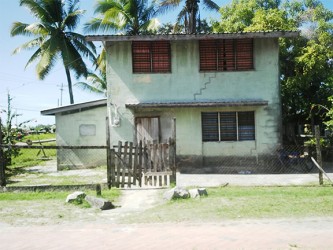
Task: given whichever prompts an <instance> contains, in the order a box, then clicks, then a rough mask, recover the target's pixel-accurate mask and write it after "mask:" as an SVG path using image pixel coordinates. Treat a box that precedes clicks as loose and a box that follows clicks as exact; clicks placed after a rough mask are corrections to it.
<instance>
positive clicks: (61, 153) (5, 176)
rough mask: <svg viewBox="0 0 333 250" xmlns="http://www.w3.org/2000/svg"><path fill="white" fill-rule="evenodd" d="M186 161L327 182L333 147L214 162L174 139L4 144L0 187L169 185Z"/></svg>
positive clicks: (290, 148)
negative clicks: (179, 151)
mask: <svg viewBox="0 0 333 250" xmlns="http://www.w3.org/2000/svg"><path fill="white" fill-rule="evenodd" d="M317 141H319V140H317ZM312 158H313V159H314V160H315V161H316V163H318V165H319V167H320V168H322V170H323V172H322V171H320V168H319V167H318V166H316V164H315V163H314V161H313V160H312ZM198 162H200V163H201V164H198ZM186 165H189V166H190V167H191V168H190V169H191V171H192V172H191V174H222V175H225V176H224V178H225V180H226V182H228V178H229V177H230V178H231V175H233V177H232V178H235V175H236V176H243V177H244V175H257V176H259V175H262V176H261V177H259V178H263V179H262V180H263V181H264V180H265V175H266V174H276V175H280V174H281V175H282V174H288V175H292V174H302V175H309V176H310V175H311V176H315V177H316V178H317V180H318V177H319V182H320V183H323V177H324V178H325V176H326V175H325V173H327V174H328V175H329V176H331V179H333V178H332V177H333V147H328V146H326V147H321V146H320V143H315V144H313V145H308V144H297V145H296V144H294V145H290V144H288V145H282V146H281V147H279V148H277V149H276V150H273V151H272V153H271V154H270V155H265V156H261V155H252V156H244V155H241V154H238V155H237V151H235V154H234V155H233V156H220V157H217V158H215V159H214V161H211V160H210V159H205V158H204V157H200V156H198V159H196V158H195V157H194V156H191V157H188V158H181V157H179V156H176V149H175V144H174V142H173V140H170V141H169V142H168V143H164V144H163V143H161V144H153V143H147V142H146V143H145V144H144V143H143V142H141V143H140V142H139V143H130V142H119V143H118V145H115V146H112V147H111V146H110V145H106V146H49V145H0V186H7V187H8V186H32V185H34V186H38V185H40V186H48V185H81V184H103V183H104V184H107V185H108V186H109V187H131V186H141V187H142V186H147V185H149V186H168V185H170V177H174V176H175V172H176V171H177V173H180V174H187V172H186V171H187V168H186V167H185V166H186ZM323 174H324V176H323ZM228 176H229V177H228ZM295 176H296V175H295ZM236 178H237V177H236ZM240 178H242V177H240ZM317 183H318V182H317ZM176 184H177V183H176ZM259 185H260V182H259Z"/></svg>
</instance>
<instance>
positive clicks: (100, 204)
mask: <svg viewBox="0 0 333 250" xmlns="http://www.w3.org/2000/svg"><path fill="white" fill-rule="evenodd" d="M85 200H86V201H87V202H88V203H89V204H90V205H91V206H92V207H96V208H99V209H100V210H108V209H112V208H114V207H115V206H114V205H113V204H112V202H111V201H109V200H106V199H103V198H98V197H95V196H91V195H87V196H86V197H85Z"/></svg>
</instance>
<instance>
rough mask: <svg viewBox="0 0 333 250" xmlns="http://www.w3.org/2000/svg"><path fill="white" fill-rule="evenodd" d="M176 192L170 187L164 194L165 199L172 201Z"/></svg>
mask: <svg viewBox="0 0 333 250" xmlns="http://www.w3.org/2000/svg"><path fill="white" fill-rule="evenodd" d="M174 194H175V191H174V188H173V189H170V190H168V191H166V192H165V193H164V194H163V199H165V200H168V201H171V200H172V199H173V196H174Z"/></svg>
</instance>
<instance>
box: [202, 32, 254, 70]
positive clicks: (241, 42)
mask: <svg viewBox="0 0 333 250" xmlns="http://www.w3.org/2000/svg"><path fill="white" fill-rule="evenodd" d="M199 61H200V62H199V71H200V72H207V71H213V72H229V71H251V70H254V39H252V38H243V39H211V40H208V39H207V40H199Z"/></svg>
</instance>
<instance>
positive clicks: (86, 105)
mask: <svg viewBox="0 0 333 250" xmlns="http://www.w3.org/2000/svg"><path fill="white" fill-rule="evenodd" d="M106 104H107V99H101V100H96V101H90V102H84V103H77V104H71V105H67V106H62V107H58V108H52V109H45V110H42V111H40V113H41V115H56V114H58V113H63V112H68V111H73V110H80V109H86V108H96V107H100V106H106Z"/></svg>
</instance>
